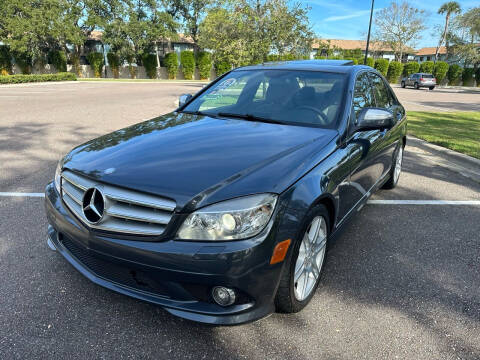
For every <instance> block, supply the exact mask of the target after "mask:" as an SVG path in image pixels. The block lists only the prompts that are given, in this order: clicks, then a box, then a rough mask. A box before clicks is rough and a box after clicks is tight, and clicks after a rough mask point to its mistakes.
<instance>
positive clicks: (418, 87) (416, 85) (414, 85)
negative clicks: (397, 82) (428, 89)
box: [413, 82, 420, 90]
mask: <svg viewBox="0 0 480 360" xmlns="http://www.w3.org/2000/svg"><path fill="white" fill-rule="evenodd" d="M413 87H414V88H415V89H417V90H418V89H420V86H418V83H417V82H416V83H415V84H413Z"/></svg>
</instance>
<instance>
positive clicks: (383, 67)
mask: <svg viewBox="0 0 480 360" xmlns="http://www.w3.org/2000/svg"><path fill="white" fill-rule="evenodd" d="M388 65H389V62H388V60H387V59H377V60H375V69H377V70H378V71H379V72H380V73H381V74H382V75H383V76H387V72H388Z"/></svg>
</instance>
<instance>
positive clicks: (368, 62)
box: [364, 57, 375, 67]
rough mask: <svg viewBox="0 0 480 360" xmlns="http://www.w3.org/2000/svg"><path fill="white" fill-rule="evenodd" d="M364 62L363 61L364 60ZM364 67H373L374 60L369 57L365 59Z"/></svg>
mask: <svg viewBox="0 0 480 360" xmlns="http://www.w3.org/2000/svg"><path fill="white" fill-rule="evenodd" d="M364 62H365V59H364ZM365 65H367V66H370V67H374V66H375V60H374V59H373V58H371V57H367V63H366V64H365Z"/></svg>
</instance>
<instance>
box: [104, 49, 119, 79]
mask: <svg viewBox="0 0 480 360" xmlns="http://www.w3.org/2000/svg"><path fill="white" fill-rule="evenodd" d="M107 60H108V65H109V66H110V69H112V74H113V77H114V78H115V79H118V78H119V77H120V65H121V60H120V56H118V55H117V54H115V53H113V52H109V53H108V54H107Z"/></svg>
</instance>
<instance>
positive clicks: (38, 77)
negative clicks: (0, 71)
mask: <svg viewBox="0 0 480 360" xmlns="http://www.w3.org/2000/svg"><path fill="white" fill-rule="evenodd" d="M75 80H77V77H76V76H75V74H72V73H68V72H59V73H56V74H34V75H25V74H22V75H5V76H0V84H19V83H29V82H44V81H75Z"/></svg>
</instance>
